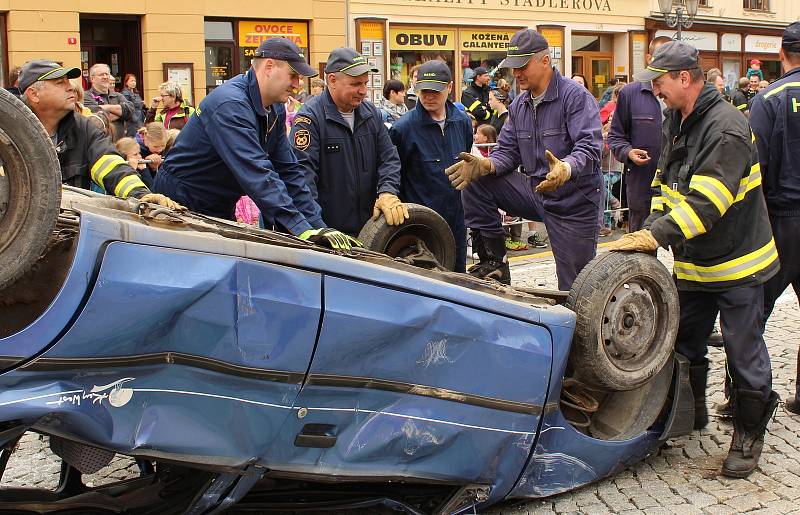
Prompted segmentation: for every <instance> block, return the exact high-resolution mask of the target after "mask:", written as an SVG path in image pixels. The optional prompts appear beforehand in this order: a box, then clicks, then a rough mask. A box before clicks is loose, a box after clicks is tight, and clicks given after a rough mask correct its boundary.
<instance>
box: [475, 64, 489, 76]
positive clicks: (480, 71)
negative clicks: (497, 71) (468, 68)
mask: <svg viewBox="0 0 800 515" xmlns="http://www.w3.org/2000/svg"><path fill="white" fill-rule="evenodd" d="M488 73H489V72H488V71H486V68H484V67H483V66H478V67H477V68H475V76H476V77H477V76H478V75H486V74H488Z"/></svg>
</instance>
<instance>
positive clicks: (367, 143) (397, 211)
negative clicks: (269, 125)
mask: <svg viewBox="0 0 800 515" xmlns="http://www.w3.org/2000/svg"><path fill="white" fill-rule="evenodd" d="M377 72H378V69H377V68H374V67H373V66H370V64H369V63H368V62H367V60H366V58H364V56H362V55H360V54H359V53H358V52H356V51H355V50H353V49H352V48H337V49H335V50H334V51H333V52H331V54H330V56H329V57H328V62H327V64H326V65H325V76H326V82H327V84H328V87H327V88H326V89H325V91H324V92H323V93H322V94H321V95H318V96H316V97H314V98H312V99H311V100H309V101H308V102H306V103H305V104H303V107H301V108H300V110H299V111H298V112H297V116H296V117H295V119H294V124H293V125H292V131H291V135H290V139H291V142H292V144H293V146H294V153H295V155H296V156H297V159H298V161H299V162H300V166H301V167H302V169H303V171H304V174H305V177H306V181H307V182H308V185H309V187H310V189H311V192H312V194H313V195H314V197H315V198H316V199H317V201H318V202H319V205H320V206H321V207H322V218H323V219H324V220H325V223H327V224H330V225H332V226H334V227H338V228H339V229H340V230H342V231H343V232H345V233H347V234H353V235H356V234H358V233H359V232H360V231H361V228H362V227H363V226H364V223H366V221H367V220H369V218H370V217H372V218H375V219H377V218H378V217H379V216H380V215H383V216H384V217H385V218H386V222H387V223H388V224H389V225H399V224H402V223H403V222H404V221H405V220H406V219H407V218H408V209H407V208H406V207H405V206H404V205H403V203H402V202H400V199H399V198H398V196H397V195H398V193H399V190H400V158H399V157H398V156H397V149H396V148H395V147H394V145H393V144H392V140H391V139H389V133H388V131H387V129H386V125H384V123H383V116H382V115H381V113H380V111H379V110H378V108H377V107H375V106H374V105H373V104H372V103H371V102H364V99H365V98H366V96H367V82H368V81H369V74H370V73H377Z"/></svg>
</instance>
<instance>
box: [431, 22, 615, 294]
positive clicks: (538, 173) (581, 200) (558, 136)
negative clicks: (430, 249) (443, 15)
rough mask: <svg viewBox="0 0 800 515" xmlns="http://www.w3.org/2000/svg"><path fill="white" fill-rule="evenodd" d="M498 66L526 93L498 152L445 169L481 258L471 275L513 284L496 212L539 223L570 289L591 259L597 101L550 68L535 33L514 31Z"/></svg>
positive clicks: (599, 183) (596, 210) (512, 111)
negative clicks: (458, 194) (510, 71)
mask: <svg viewBox="0 0 800 515" xmlns="http://www.w3.org/2000/svg"><path fill="white" fill-rule="evenodd" d="M500 67H506V68H512V69H513V73H514V78H515V79H516V80H517V83H518V84H519V86H520V88H521V89H523V90H525V92H524V93H523V94H521V95H518V96H517V97H516V98H515V99H514V101H513V102H512V103H511V106H510V107H509V116H508V120H507V121H506V122H505V124H504V125H503V130H502V131H500V136H499V138H498V140H497V147H496V148H495V149H494V151H492V153H491V154H490V155H489V157H488V158H480V157H476V156H473V155H470V154H467V153H462V154H461V155H460V156H459V157H460V158H461V161H459V162H458V163H456V164H454V165H453V166H451V167H449V168H448V169H447V170H446V173H447V175H448V177H449V179H450V183H451V184H452V185H453V187H455V188H456V189H459V190H463V193H462V199H463V201H464V212H465V216H466V223H467V227H469V228H470V230H471V231H472V242H473V248H474V249H475V251H476V252H477V253H478V257H479V258H480V261H479V262H478V264H477V265H474V266H473V267H471V268H470V270H469V272H470V274H472V275H474V276H476V277H482V278H490V279H496V280H498V281H500V282H502V283H506V284H508V283H510V281H511V275H510V272H509V266H508V262H507V260H506V249H505V243H504V238H503V236H504V233H503V228H502V225H501V220H500V215H499V214H498V211H497V210H498V208H499V209H502V210H503V211H505V212H507V213H508V214H509V215H514V216H521V217H523V218H527V219H530V220H537V221H542V222H544V224H545V226H546V227H547V234H548V235H549V237H550V243H551V245H552V248H553V254H554V256H555V261H556V273H557V275H558V287H559V289H561V290H569V289H570V287H571V286H572V282H573V281H574V280H575V277H576V276H577V275H578V272H580V271H581V269H583V267H584V266H585V265H586V263H588V262H589V261H590V260H591V259H592V258H593V257H594V256H595V252H596V247H597V237H598V233H599V230H600V216H601V213H602V198H601V194H600V191H601V189H602V188H603V176H602V175H601V173H600V151H601V147H602V142H603V137H602V134H601V126H600V114H599V112H598V109H597V102H596V101H595V99H594V97H592V95H591V93H589V91H588V90H587V89H586V88H584V87H582V86H581V85H580V84H578V83H577V82H575V81H571V80H569V79H566V78H564V77H562V76H561V74H560V73H559V72H558V70H557V69H555V68H553V65H552V62H551V60H550V50H549V48H548V45H547V41H546V40H545V39H544V37H542V35H541V34H539V33H538V32H536V31H535V30H532V29H523V30H520V31H519V32H517V33H516V34H514V37H513V38H511V42H510V43H509V47H508V56H507V57H506V59H505V60H504V61H503V62H502V63H500ZM520 165H522V169H521V171H522V173H518V172H517V170H518V168H519V167H520Z"/></svg>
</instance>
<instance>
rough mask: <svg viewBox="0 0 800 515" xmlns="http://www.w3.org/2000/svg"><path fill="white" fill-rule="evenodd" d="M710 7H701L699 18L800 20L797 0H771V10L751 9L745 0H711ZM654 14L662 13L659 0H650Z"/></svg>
mask: <svg viewBox="0 0 800 515" xmlns="http://www.w3.org/2000/svg"><path fill="white" fill-rule="evenodd" d="M708 3H709V4H710V5H709V6H708V7H700V8H699V9H698V11H697V19H698V20H707V19H708V20H709V21H710V20H712V19H713V20H716V21H717V22H737V23H740V24H747V23H753V24H762V23H774V24H782V25H788V24H789V23H791V22H793V21H797V20H800V2H798V1H797V0H770V1H769V4H770V5H769V7H770V10H769V12H761V11H749V10H745V9H744V7H743V6H744V2H743V0H709V2H708ZM650 4H651V5H650V9H651V11H652V13H653V14H656V13H660V11H659V9H658V0H651V1H650Z"/></svg>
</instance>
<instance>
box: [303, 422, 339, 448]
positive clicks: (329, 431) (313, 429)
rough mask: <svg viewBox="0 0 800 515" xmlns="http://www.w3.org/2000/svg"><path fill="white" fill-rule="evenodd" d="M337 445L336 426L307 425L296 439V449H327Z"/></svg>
mask: <svg viewBox="0 0 800 515" xmlns="http://www.w3.org/2000/svg"><path fill="white" fill-rule="evenodd" d="M335 444H336V426H334V425H331V424H306V425H305V426H303V430H302V431H300V432H299V433H298V434H297V436H296V437H295V439H294V445H295V447H317V448H320V449H327V448H328V447H333V446H334V445H335Z"/></svg>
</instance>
